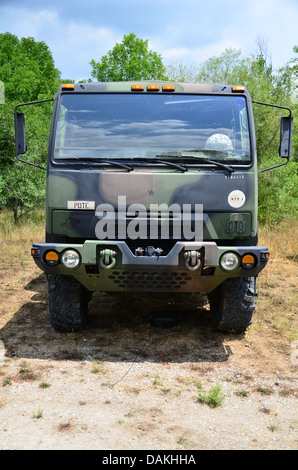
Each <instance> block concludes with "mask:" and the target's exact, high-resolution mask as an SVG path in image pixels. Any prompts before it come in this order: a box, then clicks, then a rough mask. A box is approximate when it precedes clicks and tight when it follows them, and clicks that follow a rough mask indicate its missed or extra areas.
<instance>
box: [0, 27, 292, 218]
mask: <svg viewBox="0 0 298 470" xmlns="http://www.w3.org/2000/svg"><path fill="white" fill-rule="evenodd" d="M293 52H294V54H295V57H293V59H292V60H291V61H290V62H289V63H287V64H285V65H284V67H282V68H280V69H279V70H273V67H272V64H271V62H270V60H269V59H268V54H267V51H266V45H265V44H264V43H262V42H261V41H259V42H258V52H257V53H256V54H254V55H252V56H250V57H245V58H243V57H242V55H241V51H240V50H236V49H231V48H230V49H226V50H225V51H224V52H223V53H222V54H221V55H220V56H218V57H210V58H209V59H208V60H206V61H205V62H204V63H201V64H198V65H197V66H191V67H189V66H186V65H184V64H182V63H178V64H177V63H176V64H174V65H173V64H172V65H170V66H168V67H165V66H164V65H163V62H162V58H161V56H160V55H159V54H157V53H156V52H153V51H151V50H149V48H148V40H142V39H139V38H137V37H136V35H135V34H134V33H130V34H127V35H124V37H123V41H122V42H121V43H120V44H116V45H115V46H114V48H113V49H112V50H110V51H108V52H107V54H106V55H104V56H103V57H102V58H101V59H100V61H98V62H96V61H95V60H92V61H91V66H92V72H91V75H92V77H93V78H95V79H96V80H98V81H123V80H154V79H166V76H167V78H170V79H171V80H174V81H179V82H180V81H182V82H201V83H202V82H205V83H206V82H207V83H208V82H209V83H217V84H224V85H228V84H233V85H245V86H246V87H247V88H248V90H249V92H250V94H251V96H252V98H253V99H254V100H255V101H262V102H267V103H272V104H277V105H280V106H286V107H290V108H291V109H292V111H293V115H294V134H293V151H292V158H291V162H290V164H289V165H286V166H285V167H282V168H279V169H275V170H272V171H268V172H265V173H261V174H260V176H259V219H260V221H261V222H271V223H277V222H279V221H281V220H282V219H285V218H289V219H293V218H294V217H297V199H298V198H297V189H296V188H297V187H298V185H297V165H298V133H297V119H298V118H297V116H298V97H297V90H298V57H297V54H298V46H295V47H294V49H293ZM0 81H1V82H3V83H4V92H5V102H4V104H1V103H3V87H2V88H1V89H0V209H1V208H3V207H6V208H9V209H11V210H13V211H14V214H15V218H17V216H18V214H19V212H20V210H21V211H22V210H24V209H29V210H31V209H32V208H34V207H40V206H43V203H44V198H45V179H46V172H45V171H43V170H39V169H36V168H34V167H31V166H28V165H25V164H21V163H19V162H18V161H17V160H16V158H15V149H14V122H13V115H14V107H15V105H16V104H18V103H22V102H29V101H36V100H41V99H46V98H51V97H52V96H53V95H54V94H55V93H56V91H57V89H58V86H59V85H60V83H61V80H60V72H59V71H58V70H57V69H56V68H55V64H54V60H53V57H52V54H51V52H50V50H49V48H48V46H47V45H46V44H45V43H44V42H37V41H35V40H34V39H33V38H30V37H29V38H21V39H18V38H17V37H16V36H14V35H13V34H11V33H8V32H7V33H4V34H0ZM64 81H65V82H70V81H72V80H64ZM88 81H90V80H88ZM52 107H53V105H52V103H44V104H41V105H35V106H30V108H28V109H27V108H26V107H25V108H23V109H22V111H24V112H25V114H26V139H27V142H28V152H27V153H26V156H25V159H26V160H29V161H31V162H34V163H37V164H40V165H42V166H46V162H47V147H48V137H49V130H50V121H51V113H52ZM254 115H255V124H256V141H257V150H258V163H259V168H260V169H264V168H267V167H270V166H273V165H276V164H278V163H280V162H281V159H280V158H279V156H278V146H279V122H280V117H281V115H285V113H284V112H281V111H279V110H276V109H272V108H267V107H264V106H260V105H256V104H254Z"/></svg>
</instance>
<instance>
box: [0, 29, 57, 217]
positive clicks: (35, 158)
mask: <svg viewBox="0 0 298 470" xmlns="http://www.w3.org/2000/svg"><path fill="white" fill-rule="evenodd" d="M59 77H60V73H59V71H58V70H57V69H56V68H55V65H54V60H53V57H52V54H51V52H50V50H49V49H48V46H47V45H46V44H45V43H44V42H36V41H35V40H34V39H33V38H22V39H20V40H19V39H18V38H17V37H16V36H14V35H12V34H10V33H5V34H0V79H1V81H2V82H3V83H4V92H5V93H4V94H5V101H4V104H1V105H0V123H1V125H0V207H4V206H5V207H8V208H10V209H12V210H13V211H14V214H15V218H16V219H17V217H18V216H19V214H20V212H21V211H22V209H23V208H29V209H30V208H34V207H40V205H42V204H43V201H44V197H45V172H44V171H42V170H38V169H35V168H33V167H32V166H28V165H25V164H21V163H19V162H18V161H17V160H16V158H15V146H14V107H15V105H16V104H18V103H21V102H29V101H37V100H41V99H45V98H49V97H52V96H53V95H54V93H55V92H56V91H57V88H58V86H59ZM51 114H52V105H51V104H49V103H46V104H43V105H38V106H31V107H30V112H28V113H26V137H27V140H28V142H30V148H29V151H28V154H26V160H28V161H31V162H34V163H37V164H41V165H43V166H46V162H47V147H48V136H49V129H50V122H51Z"/></svg>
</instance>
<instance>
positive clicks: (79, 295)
mask: <svg viewBox="0 0 298 470" xmlns="http://www.w3.org/2000/svg"><path fill="white" fill-rule="evenodd" d="M48 288H49V290H48V302H49V317H50V320H51V325H52V327H53V328H54V329H55V330H58V331H80V330H82V329H83V328H84V326H85V325H86V322H87V317H88V301H89V300H90V297H89V295H91V293H90V292H89V291H88V290H87V289H86V288H85V287H84V286H82V285H81V284H80V283H79V282H78V281H77V280H76V279H74V278H73V277H71V276H63V275H60V274H48Z"/></svg>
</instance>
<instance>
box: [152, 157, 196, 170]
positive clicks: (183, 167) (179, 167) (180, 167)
mask: <svg viewBox="0 0 298 470" xmlns="http://www.w3.org/2000/svg"><path fill="white" fill-rule="evenodd" d="M152 162H158V163H163V164H164V165H167V166H172V167H173V168H177V170H181V171H183V172H185V171H188V168H187V166H186V165H185V164H184V163H174V162H168V161H167V160H160V159H159V158H154V159H153V160H152Z"/></svg>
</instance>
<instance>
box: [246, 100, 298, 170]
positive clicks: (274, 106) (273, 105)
mask: <svg viewBox="0 0 298 470" xmlns="http://www.w3.org/2000/svg"><path fill="white" fill-rule="evenodd" d="M252 102H253V103H254V104H261V105H263V106H271V107H272V108H279V109H286V110H287V111H289V115H288V118H290V119H292V118H293V114H292V110H291V109H290V108H287V107H286V106H278V105H277V104H270V103H262V102H261V101H254V100H252ZM283 158H286V159H287V161H286V162H284V163H280V164H279V165H274V166H271V167H270V168H265V169H264V170H260V171H259V173H264V171H269V170H273V169H274V168H279V167H280V166H284V165H287V164H288V163H289V161H290V155H289V156H288V157H283Z"/></svg>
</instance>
